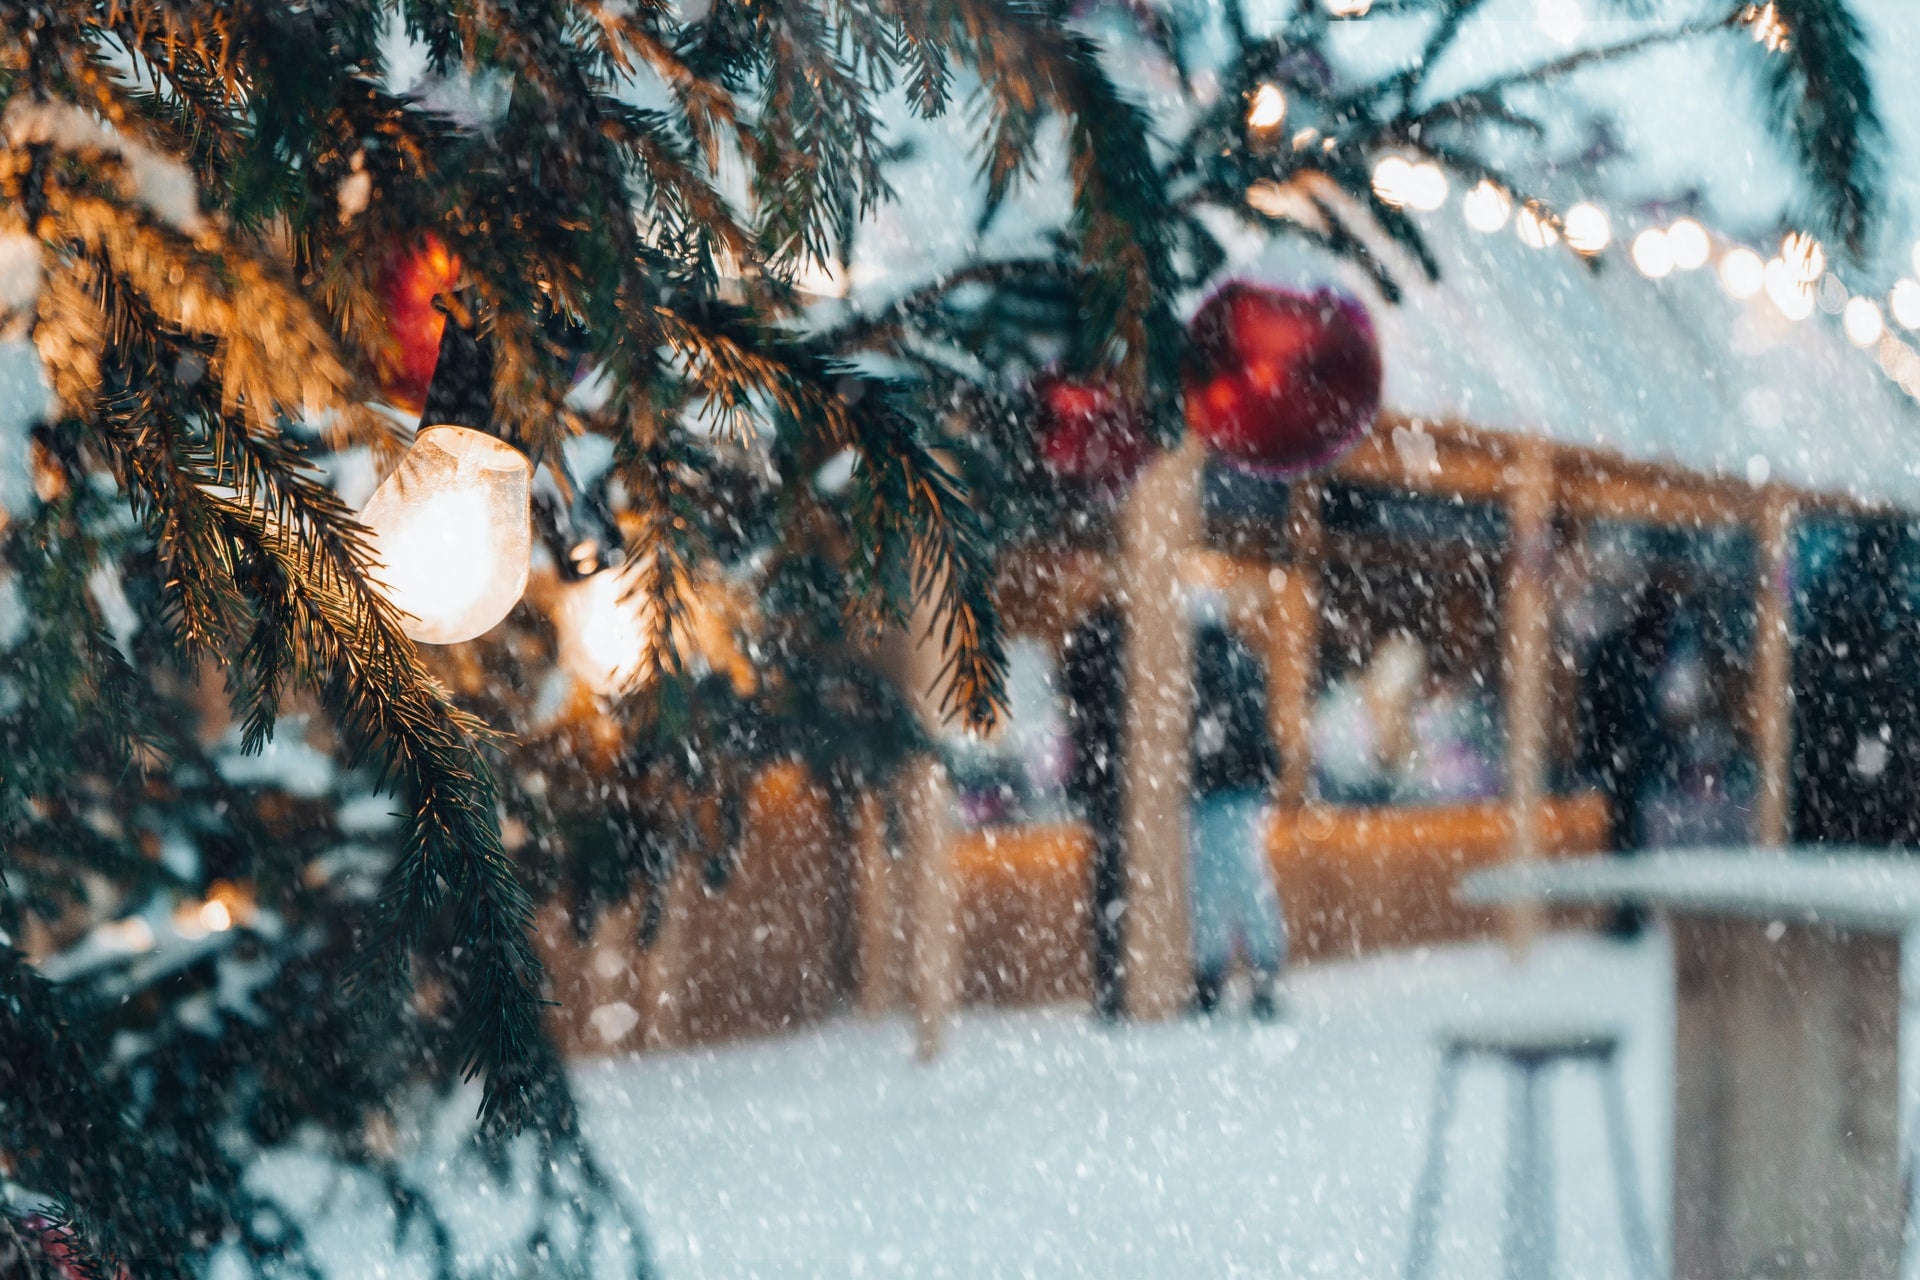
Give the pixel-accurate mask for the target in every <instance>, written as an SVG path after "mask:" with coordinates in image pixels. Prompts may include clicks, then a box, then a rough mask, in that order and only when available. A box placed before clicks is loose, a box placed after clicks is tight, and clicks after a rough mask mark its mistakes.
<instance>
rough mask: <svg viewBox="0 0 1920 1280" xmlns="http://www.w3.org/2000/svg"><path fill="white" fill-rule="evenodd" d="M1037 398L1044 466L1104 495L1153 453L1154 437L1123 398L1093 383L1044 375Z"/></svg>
mask: <svg viewBox="0 0 1920 1280" xmlns="http://www.w3.org/2000/svg"><path fill="white" fill-rule="evenodd" d="M1034 390H1035V393H1036V394H1037V395H1038V396H1039V399H1040V408H1041V424H1040V457H1041V459H1042V460H1043V461H1044V462H1045V463H1046V464H1047V470H1049V471H1051V472H1053V474H1054V475H1056V476H1058V477H1060V478H1061V479H1062V480H1065V481H1067V482H1069V483H1071V484H1076V485H1081V486H1084V487H1086V488H1088V489H1092V490H1093V491H1095V492H1096V493H1100V494H1102V495H1105V496H1109V497H1111V496H1113V495H1116V494H1119V493H1120V492H1122V491H1123V490H1125V489H1126V487H1127V485H1128V484H1129V483H1131V482H1132V480H1133V478H1134V477H1135V476H1137V475H1139V474H1140V468H1142V467H1144V466H1145V465H1146V464H1147V460H1148V459H1149V458H1151V457H1153V453H1154V442H1153V437H1152V436H1151V435H1149V434H1148V433H1147V428H1146V424H1144V423H1143V422H1141V420H1140V415H1139V414H1138V413H1136V412H1135V411H1134V408H1133V406H1132V405H1131V404H1129V403H1128V402H1127V400H1126V399H1125V398H1124V397H1122V396H1121V395H1120V393H1119V392H1117V391H1115V390H1114V389H1113V388H1111V387H1108V386H1105V385H1102V384H1100V383H1095V382H1075V381H1073V380H1071V379H1068V378H1061V377H1046V378H1042V379H1041V380H1040V381H1039V383H1038V384H1036V386H1035V388H1034Z"/></svg>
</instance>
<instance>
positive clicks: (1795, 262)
mask: <svg viewBox="0 0 1920 1280" xmlns="http://www.w3.org/2000/svg"><path fill="white" fill-rule="evenodd" d="M1780 261H1781V262H1783V263H1785V264H1786V266H1787V269H1788V270H1789V271H1791V272H1793V277H1794V279H1796V280H1798V281H1799V282H1800V283H1801V284H1804V285H1812V284H1816V283H1818V282H1819V279H1820V277H1821V276H1823V275H1825V274H1826V273H1827V251H1826V250H1825V249H1823V248H1821V247H1820V242H1819V241H1818V240H1815V239H1814V238H1813V237H1812V236H1810V235H1808V234H1807V233H1806V232H1804V231H1789V232H1788V233H1787V234H1786V235H1785V236H1783V237H1781V239H1780Z"/></svg>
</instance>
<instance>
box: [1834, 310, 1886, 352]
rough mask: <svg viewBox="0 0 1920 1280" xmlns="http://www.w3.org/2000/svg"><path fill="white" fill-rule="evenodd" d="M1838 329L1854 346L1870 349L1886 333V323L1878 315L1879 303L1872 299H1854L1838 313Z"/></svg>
mask: <svg viewBox="0 0 1920 1280" xmlns="http://www.w3.org/2000/svg"><path fill="white" fill-rule="evenodd" d="M1840 327H1841V328H1843V329H1845V330H1846V331H1847V341H1849V342H1851V343H1852V344H1853V345H1854V346H1856V347H1870V346H1872V345H1873V344H1874V343H1876V342H1878V341H1880V335H1881V334H1883V333H1885V332H1886V331H1887V322H1886V321H1885V320H1884V319H1883V318H1882V317H1881V315H1880V304H1879V303H1877V302H1875V301H1874V300H1873V299H1872V298H1855V299H1853V300H1852V301H1850V302H1848V303H1847V309H1846V310H1845V311H1843V312H1841V313H1840Z"/></svg>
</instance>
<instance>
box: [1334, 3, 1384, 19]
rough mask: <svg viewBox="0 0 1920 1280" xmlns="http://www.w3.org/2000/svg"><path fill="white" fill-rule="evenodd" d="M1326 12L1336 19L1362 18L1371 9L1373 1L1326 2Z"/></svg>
mask: <svg viewBox="0 0 1920 1280" xmlns="http://www.w3.org/2000/svg"><path fill="white" fill-rule="evenodd" d="M1326 5H1327V12H1328V13H1329V14H1331V15H1332V16H1334V17H1336V18H1364V17H1366V16H1367V10H1369V9H1371V8H1373V0H1326Z"/></svg>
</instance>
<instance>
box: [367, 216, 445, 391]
mask: <svg viewBox="0 0 1920 1280" xmlns="http://www.w3.org/2000/svg"><path fill="white" fill-rule="evenodd" d="M459 277H460V259H459V258H456V257H455V256H454V255H453V251H452V250H450V249H448V248H447V246H446V244H445V243H443V242H442V241H441V239H440V237H438V236H436V235H434V234H432V233H431V232H429V233H428V234H426V235H425V236H422V237H421V238H420V240H418V241H417V242H416V243H414V244H413V245H411V246H409V247H408V248H405V249H400V250H397V251H395V252H394V253H393V254H391V255H389V256H388V258H387V260H386V261H385V262H384V263H382V264H381V267H380V275H379V279H378V281H377V285H378V288H379V292H380V300H381V302H382V303H384V304H385V307H386V311H385V315H384V320H385V322H386V323H385V329H386V333H385V335H384V337H385V341H383V342H382V343H381V344H380V346H379V348H378V349H377V350H376V351H375V352H374V365H375V372H376V373H377V374H378V376H379V380H380V390H381V391H383V392H385V393H386V396H387V398H388V399H389V400H391V401H392V402H393V403H394V404H395V405H397V406H398V407H400V408H402V409H405V410H407V411H408V412H409V413H419V412H420V411H421V410H422V409H424V408H425V407H426V404H427V387H428V386H429V385H430V384H431V383H432V382H433V369H434V366H435V365H436V364H438V363H439V361H440V331H441V329H442V328H443V327H444V326H445V325H446V322H447V318H446V317H445V316H444V315H442V314H441V313H440V311H439V310H438V309H437V308H436V307H435V306H434V305H433V300H434V298H435V297H437V296H439V295H440V294H443V293H450V292H452V290H453V287H454V284H455V282H456V281H458V279H459Z"/></svg>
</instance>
